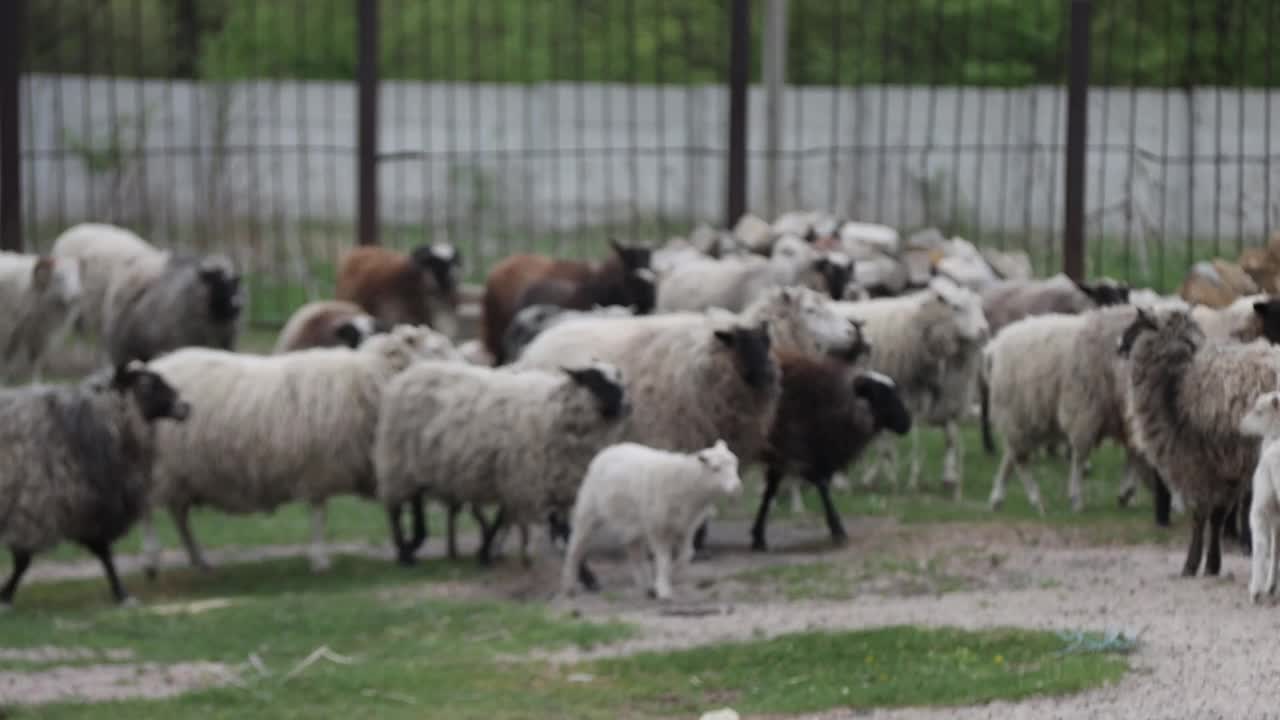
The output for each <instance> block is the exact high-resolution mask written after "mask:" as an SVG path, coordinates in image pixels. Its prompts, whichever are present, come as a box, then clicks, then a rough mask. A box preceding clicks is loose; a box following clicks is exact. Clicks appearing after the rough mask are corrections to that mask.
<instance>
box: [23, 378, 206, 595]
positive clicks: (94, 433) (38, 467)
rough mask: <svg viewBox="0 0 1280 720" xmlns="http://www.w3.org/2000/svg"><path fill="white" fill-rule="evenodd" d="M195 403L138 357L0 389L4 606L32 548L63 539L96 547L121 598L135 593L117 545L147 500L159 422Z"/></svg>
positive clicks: (183, 416) (36, 549) (183, 412)
mask: <svg viewBox="0 0 1280 720" xmlns="http://www.w3.org/2000/svg"><path fill="white" fill-rule="evenodd" d="M189 410H190V407H189V406H188V405H187V403H186V402H184V401H183V400H181V399H179V397H178V394H177V393H176V392H174V390H173V388H172V387H170V386H169V385H168V384H166V383H165V382H164V380H163V379H161V378H160V376H159V375H157V374H155V373H154V372H151V371H150V370H147V369H146V368H145V367H144V366H142V365H140V364H138V363H130V364H129V365H126V366H121V367H119V368H117V369H116V370H115V372H114V373H113V374H112V375H110V376H109V377H102V378H99V377H97V376H94V377H91V378H89V379H88V380H86V381H85V382H83V383H81V384H80V385H79V386H71V387H55V386H34V387H25V388H21V389H17V390H5V391H0V498H3V500H0V543H3V544H4V545H7V546H8V547H9V549H10V551H11V552H12V554H13V570H12V572H11V573H10V575H9V579H8V581H7V582H5V584H4V587H3V588H0V607H7V606H9V605H10V604H11V603H12V602H13V594H14V592H15V591H16V590H17V589H18V583H19V582H21V580H22V576H23V574H24V573H26V571H27V568H28V567H29V566H30V564H31V557H32V555H34V554H35V553H37V552H40V551H42V550H45V549H48V548H50V547H52V546H54V545H56V544H58V543H59V542H61V541H63V540H72V541H74V542H76V543H78V544H80V545H82V546H84V547H85V548H86V549H88V550H89V552H91V553H93V554H94V556H95V557H97V558H98V560H99V561H100V562H101V563H102V569H103V571H104V572H105V573H106V576H107V582H108V583H109V584H110V586H111V594H112V595H113V596H114V597H115V599H116V601H117V602H121V603H123V602H126V601H127V600H128V599H129V596H128V593H127V592H125V589H124V586H122V585H121V584H120V579H119V578H118V577H117V576H116V569H115V563H114V562H113V560H112V557H111V545H112V543H114V542H115V541H116V540H118V539H120V537H121V536H123V535H124V534H125V533H126V532H128V531H129V528H130V527H131V526H132V525H133V523H134V522H135V521H136V520H137V519H138V515H139V514H140V513H141V512H142V510H143V508H144V507H145V505H146V499H147V498H146V496H147V489H148V485H149V481H150V478H149V474H148V470H149V468H150V466H151V460H152V456H153V454H154V450H155V445H154V433H155V421H156V420H159V419H161V418H172V419H174V420H177V421H179V422H181V421H182V420H184V419H186V417H187V414H188V412H189Z"/></svg>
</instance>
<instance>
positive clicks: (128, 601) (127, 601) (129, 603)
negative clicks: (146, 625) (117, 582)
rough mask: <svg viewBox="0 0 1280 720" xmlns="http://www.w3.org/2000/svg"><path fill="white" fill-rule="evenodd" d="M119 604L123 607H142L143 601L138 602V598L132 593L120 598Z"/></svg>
mask: <svg viewBox="0 0 1280 720" xmlns="http://www.w3.org/2000/svg"><path fill="white" fill-rule="evenodd" d="M119 605H120V607H122V608H136V607H142V603H140V602H138V598H136V597H134V596H132V595H125V596H124V597H122V598H120V602H119Z"/></svg>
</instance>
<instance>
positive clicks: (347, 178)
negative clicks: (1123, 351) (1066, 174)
mask: <svg viewBox="0 0 1280 720" xmlns="http://www.w3.org/2000/svg"><path fill="white" fill-rule="evenodd" d="M358 1H359V0H293V1H290V0H281V1H279V2H270V3H262V2H254V1H253V0H210V1H203V2H197V1H196V0H99V1H97V2H82V1H81V0H27V1H26V2H25V3H23V5H24V6H25V16H26V17H25V26H24V29H25V32H24V33H23V36H24V38H25V42H24V47H23V55H22V58H21V68H22V79H21V124H22V138H21V148H22V151H21V158H22V167H21V170H22V187H23V191H22V206H23V216H24V223H23V229H22V232H23V238H24V241H25V245H26V247H27V248H29V249H45V248H47V247H48V246H49V244H50V243H51V242H52V240H53V238H54V237H55V236H56V235H57V233H58V232H59V231H60V230H61V229H63V228H65V227H66V226H68V225H70V224H73V223H75V222H79V221H83V220H102V221H110V222H116V223H120V224H123V225H126V226H129V227H131V228H134V229H136V230H138V231H139V232H140V233H142V234H143V235H144V236H145V237H148V238H150V239H153V240H154V241H155V242H157V243H159V244H164V245H174V246H177V247H182V248H190V249H195V250H204V249H212V248H217V249H220V250H223V251H226V252H229V253H231V254H232V255H233V256H235V257H236V259H237V260H238V261H239V262H241V263H242V264H243V266H244V267H245V268H246V269H247V271H248V274H249V278H250V290H251V292H252V293H253V295H252V297H253V317H254V319H255V320H257V321H259V322H263V323H275V322H279V321H281V320H282V319H283V317H284V316H285V315H287V313H288V312H289V311H290V310H291V309H292V308H293V307H294V306H296V305H297V304H298V303H300V302H302V301H303V300H305V299H306V298H308V297H323V296H326V295H328V294H329V292H330V290H331V284H332V278H333V268H334V264H335V262H336V258H337V256H338V254H339V253H340V252H341V250H342V249H343V248H345V247H347V246H349V245H351V244H352V243H353V242H354V241H355V237H356V226H357V221H358V217H357V216H358V203H357V201H356V200H357V160H358V155H357V144H356V137H357V132H356V129H357V128H356V126H357V120H358V117H357V115H358V114H357V87H356V84H355V68H356V65H357V62H358V59H359V58H358V55H357V42H356V34H357V32H356V31H357V12H356V8H357V3H358ZM1077 1H1078V0H1077ZM1274 4H1275V3H1273V2H1268V1H1267V0H1222V1H1221V2H1217V3H1204V2H1195V0H1164V1H1162V2H1156V0H1113V1H1111V2H1107V3H1094V4H1093V21H1092V27H1091V35H1092V52H1091V57H1090V61H1091V87H1090V92H1089V104H1088V140H1087V148H1086V149H1087V155H1086V157H1087V166H1086V180H1087V196H1086V203H1085V210H1084V213H1085V217H1084V221H1085V229H1086V233H1087V237H1088V243H1089V244H1088V261H1089V269H1090V272H1091V273H1094V274H1099V273H1107V274H1111V275H1114V276H1119V277H1123V278H1127V279H1130V280H1133V281H1135V282H1139V283H1142V284H1151V285H1156V286H1158V287H1161V288H1169V287H1171V286H1173V285H1174V284H1176V283H1177V281H1178V280H1179V279H1180V278H1181V276H1182V273H1183V272H1184V271H1185V269H1186V267H1187V265H1188V263H1189V262H1190V261H1192V260H1193V259H1196V258H1200V257H1206V256H1212V255H1224V256H1228V257H1231V256H1234V255H1235V254H1236V253H1237V252H1238V251H1239V249H1240V248H1242V247H1245V246H1248V245H1256V244H1260V243H1261V242H1263V240H1264V239H1265V238H1266V237H1268V236H1269V235H1270V233H1271V232H1272V230H1273V229H1274V228H1275V226H1276V225H1277V220H1278V219H1280V215H1277V208H1276V205H1275V203H1273V202H1272V201H1271V185H1272V175H1273V166H1274V165H1275V163H1274V162H1273V155H1272V148H1271V136H1272V134H1273V133H1272V131H1273V124H1272V113H1271V105H1272V97H1273V95H1274V88H1275V87H1276V82H1275V74H1274V71H1273V65H1274V61H1273V60H1272V57H1273V55H1274V52H1273V50H1274V48H1273V47H1272V43H1273V40H1272V37H1274V36H1275V34H1276V31H1278V30H1280V18H1277V15H1280V11H1277V10H1276V8H1275V7H1274ZM1068 5H1069V2H1067V1H1065V0H838V1H836V2H831V1H830V0H789V2H787V3H786V43H785V44H786V48H785V54H784V55H783V61H784V64H785V75H784V77H785V80H786V83H785V88H784V89H783V95H782V108H783V112H782V115H781V122H782V128H781V132H780V133H779V137H780V139H781V143H780V146H779V147H777V148H770V147H768V145H767V138H768V136H767V133H766V132H765V122H766V114H765V89H764V88H763V86H762V85H761V84H760V82H759V81H760V77H761V74H760V61H761V59H762V35H763V32H762V29H763V27H764V20H765V12H764V2H763V1H762V0H757V2H754V3H752V4H751V7H750V10H751V13H752V16H751V23H750V27H751V30H750V33H751V37H750V47H751V58H752V65H751V83H752V84H751V87H750V90H749V92H748V95H747V97H748V107H747V118H748V121H747V126H748V129H749V132H748V133H747V136H746V151H747V165H746V179H747V184H746V188H745V189H746V198H747V207H748V209H749V210H752V211H755V212H757V213H759V214H762V215H765V214H767V209H768V205H769V199H770V198H771V197H773V195H772V193H774V192H776V203H775V204H776V205H777V208H776V209H777V210H786V209H795V208H806V209H809V208H812V209H826V210H830V211H833V212H836V213H838V214H839V215H842V216H844V217H849V218H852V219H858V220H865V221H873V222H883V223H887V224H890V225H893V226H896V227H899V228H901V229H903V230H910V229H912V228H916V227H922V226H926V225H936V226H939V227H941V228H942V229H944V230H945V231H947V232H949V233H956V234H961V235H963V236H965V237H967V238H969V239H970V240H972V241H974V242H975V243H979V244H991V245H996V246H1000V247H1003V248H1022V249H1024V250H1026V251H1027V252H1028V253H1029V254H1031V256H1032V257H1033V259H1034V260H1035V263H1036V268H1037V269H1038V270H1040V271H1042V272H1051V271H1054V270H1056V269H1057V268H1058V267H1059V266H1060V264H1061V253H1060V249H1059V246H1060V242H1061V236H1062V229H1063V225H1064V205H1063V171H1064V162H1065V150H1066V147H1065V140H1064V138H1065V135H1066V133H1065V124H1064V123H1065V110H1066V98H1067V96H1066V87H1065V78H1066V72H1067V67H1068V60H1069V52H1068V50H1069V48H1068V46H1067V31H1068V17H1069V14H1068ZM731 6H732V0H715V1H710V0H486V1H485V2H468V1H466V0H379V17H380V23H379V28H378V30H379V45H380V48H379V54H378V66H379V73H380V85H379V94H380V102H379V122H378V125H377V147H378V154H377V162H378V175H379V184H378V196H377V207H378V217H379V220H380V221H381V226H382V232H381V239H382V242H384V243H387V244H392V245H396V246H402V247H404V246H410V245H416V244H418V243H421V242H424V241H428V240H448V241H451V242H453V243H455V244H457V245H458V246H459V247H460V248H462V249H463V252H464V253H465V258H466V261H467V265H468V268H469V270H470V272H471V273H472V276H473V278H479V277H480V276H481V275H482V274H483V272H484V270H485V269H487V267H488V266H489V265H491V264H492V263H493V262H494V261H496V260H497V259H498V258H500V257H502V256H504V255H506V254H509V253H512V252H517V251H540V252H552V253H556V254H562V255H576V256H592V255H596V254H598V253H599V252H601V251H602V248H603V241H604V240H605V239H606V238H607V237H609V236H616V237H619V238H622V239H630V240H633V241H637V242H646V243H650V244H656V243H659V242H661V241H663V240H664V239H666V238H667V237H668V236H670V235H674V234H683V233H684V232H686V231H687V230H688V229H689V228H691V227H692V226H693V225H695V224H697V223H701V222H707V223H712V224H720V223H721V222H722V221H723V217H724V204H725V199H726V195H727V189H728V188H727V183H728V182H729V178H727V176H726V164H725V162H726V156H727V153H728V152H729V132H728V116H729V105H728V92H727V82H728V79H729V49H730V41H731V38H730V27H731V23H730V12H731ZM0 52H3V51H0ZM771 154H772V155H773V156H774V157H777V158H778V162H777V164H776V166H773V167H775V170H774V172H773V173H771V174H769V175H766V171H767V168H769V167H770V165H769V164H768V162H767V161H768V158H769V157H770V156H771Z"/></svg>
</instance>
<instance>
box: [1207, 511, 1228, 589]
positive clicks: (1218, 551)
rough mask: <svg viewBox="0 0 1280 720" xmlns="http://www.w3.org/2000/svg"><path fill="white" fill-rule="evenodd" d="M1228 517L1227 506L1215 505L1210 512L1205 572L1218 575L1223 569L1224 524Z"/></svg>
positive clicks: (1209, 574)
mask: <svg viewBox="0 0 1280 720" xmlns="http://www.w3.org/2000/svg"><path fill="white" fill-rule="evenodd" d="M1226 519H1227V508H1226V507H1223V506H1218V507H1215V508H1214V509H1213V510H1211V511H1210V512H1209V557H1208V558H1207V559H1206V560H1205V563H1204V574H1205V575H1206V576H1214V577H1216V576H1217V574H1218V572H1219V571H1220V570H1221V569H1222V526H1223V523H1225V522H1226Z"/></svg>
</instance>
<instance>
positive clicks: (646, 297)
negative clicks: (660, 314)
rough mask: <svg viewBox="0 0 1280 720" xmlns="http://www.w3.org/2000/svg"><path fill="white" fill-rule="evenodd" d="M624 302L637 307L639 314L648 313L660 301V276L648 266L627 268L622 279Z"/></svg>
mask: <svg viewBox="0 0 1280 720" xmlns="http://www.w3.org/2000/svg"><path fill="white" fill-rule="evenodd" d="M622 285H623V293H624V295H625V298H624V299H623V302H624V303H626V304H627V305H630V306H632V307H634V308H635V309H636V314H637V315H648V314H649V313H651V312H653V307H654V306H655V305H657V303H658V276H657V274H656V273H654V272H653V270H650V269H649V268H647V267H642V268H636V269H635V270H627V271H626V275H625V276H624V277H623V280H622Z"/></svg>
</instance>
